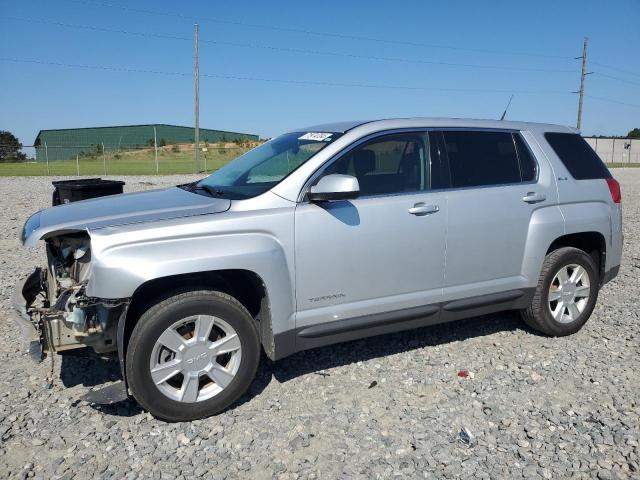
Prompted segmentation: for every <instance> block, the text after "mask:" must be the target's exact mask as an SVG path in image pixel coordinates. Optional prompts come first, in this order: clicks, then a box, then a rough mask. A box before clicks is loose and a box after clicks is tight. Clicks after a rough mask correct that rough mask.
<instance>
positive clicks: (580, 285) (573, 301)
mask: <svg viewBox="0 0 640 480" xmlns="http://www.w3.org/2000/svg"><path fill="white" fill-rule="evenodd" d="M596 272H597V267H596V265H595V263H594V261H593V259H592V258H591V257H590V256H589V255H587V254H586V253H585V252H584V251H582V250H579V249H577V248H572V247H563V248H559V249H558V250H554V251H553V252H551V253H549V254H548V255H547V256H546V258H545V261H544V264H543V266H542V272H541V273H540V279H539V280H538V287H537V289H536V293H535V296H534V297H533V300H532V301H531V304H530V305H529V307H528V308H527V309H526V310H523V311H522V317H523V318H524V321H525V322H526V323H527V324H528V325H529V326H530V327H531V328H534V329H535V330H538V331H540V332H542V333H545V334H547V335H551V336H564V335H570V334H572V333H575V332H577V331H578V330H580V328H582V326H583V325H584V324H585V323H586V322H587V320H588V319H589V317H590V316H591V312H593V309H594V307H595V305H596V301H597V299H598V288H599V287H598V285H599V282H598V274H597V273H596Z"/></svg>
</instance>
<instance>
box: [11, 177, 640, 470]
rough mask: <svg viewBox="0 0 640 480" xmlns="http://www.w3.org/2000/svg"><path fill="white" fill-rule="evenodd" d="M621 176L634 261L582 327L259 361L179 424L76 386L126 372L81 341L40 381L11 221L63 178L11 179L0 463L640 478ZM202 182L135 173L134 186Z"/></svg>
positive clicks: (344, 348) (634, 273) (457, 326)
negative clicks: (230, 389) (215, 403)
mask: <svg viewBox="0 0 640 480" xmlns="http://www.w3.org/2000/svg"><path fill="white" fill-rule="evenodd" d="M613 173H614V175H615V176H616V178H618V180H619V181H620V182H621V184H622V191H623V210H624V228H625V245H624V257H623V264H622V268H621V270H620V274H619V276H618V277H617V278H616V279H615V280H614V281H613V282H611V283H609V284H608V285H606V286H605V287H604V289H603V290H602V291H601V293H600V298H599V301H598V304H597V306H596V309H595V310H594V312H593V316H592V317H591V319H590V320H589V322H588V323H587V324H586V326H585V327H584V328H583V329H582V330H581V331H580V332H578V333H577V334H575V335H573V336H570V337H565V338H547V337H543V336H540V335H537V334H535V333H534V332H533V331H531V330H529V329H527V327H526V326H525V325H524V324H523V322H522V321H521V320H520V318H519V316H518V314H517V313H514V312H505V313H500V314H496V315H489V316H485V317H480V318H474V319H470V320H464V321H460V322H457V323H452V324H447V325H440V326H434V327H429V328H423V329H420V330H416V331H408V332H402V333H398V334H393V335H385V336H381V337H376V338H371V339H366V340H358V341H355V342H350V343H347V344H341V345H335V346H331V347H325V348H320V349H316V350H311V351H307V352H302V353H299V354H296V355H293V356H292V357H289V358H286V359H284V360H282V361H280V362H276V363H273V362H270V361H269V360H267V359H266V358H263V359H262V361H261V365H260V368H259V370H258V375H257V378H256V380H255V382H254V383H253V385H252V387H251V388H250V391H249V393H248V394H247V395H245V396H244V397H243V398H242V399H241V400H240V401H239V402H237V404H236V405H234V406H233V407H232V408H230V409H228V410H227V411H225V412H224V413H222V414H220V415H218V416H216V417H212V418H209V419H206V420H198V421H195V422H191V423H172V424H171V423H165V422H162V421H159V420H156V419H155V418H153V417H152V416H150V415H149V414H147V413H146V412H145V411H143V410H142V409H141V408H140V407H139V406H137V405H136V403H135V402H133V401H130V400H127V401H124V402H121V403H119V404H115V405H112V406H103V407H97V406H94V405H91V404H88V403H86V402H84V401H82V400H79V398H80V396H81V395H83V394H84V393H86V392H87V391H89V390H91V389H94V388H99V387H100V386H103V385H106V384H109V383H110V382H114V381H116V380H118V379H119V367H118V363H117V361H116V360H115V359H113V358H107V359H101V358H99V357H98V356H97V355H95V354H93V353H91V352H90V351H88V350H86V351H85V350H83V351H76V352H72V353H68V354H66V355H64V356H57V357H56V362H55V365H54V374H55V375H54V378H55V382H54V385H53V388H51V389H47V388H46V378H47V375H48V372H49V369H50V368H51V365H50V363H49V362H48V361H45V362H44V363H42V364H40V365H35V364H33V363H32V362H31V361H30V359H29V358H28V357H27V355H26V354H25V353H24V352H23V350H22V343H21V342H20V340H19V335H20V331H19V329H18V328H17V327H16V326H15V325H13V323H11V322H10V321H9V316H8V309H9V308H10V296H11V293H12V290H13V286H14V284H15V283H16V282H17V281H18V279H19V278H20V277H21V276H23V275H25V274H27V273H29V272H30V271H31V270H32V269H33V267H34V266H36V265H40V264H42V262H43V259H44V252H43V249H42V247H38V248H36V249H34V250H25V249H23V248H22V247H21V246H20V244H19V241H18V235H19V233H20V230H21V228H22V225H23V223H24V221H25V220H26V218H27V217H28V216H29V215H30V214H31V213H33V212H34V211H35V210H38V209H40V208H44V207H47V206H48V205H49V203H50V201H51V192H52V187H51V183H50V182H51V180H54V179H52V178H45V177H29V178H27V177H14V178H7V177H4V178H0V202H2V203H1V207H2V215H1V217H0V242H1V247H2V256H1V257H0V277H1V281H0V294H1V297H0V298H1V301H2V304H1V311H0V362H1V363H2V368H1V369H0V477H4V478H36V479H50V478H60V479H61V478H64V479H67V478H69V479H70V478H77V479H84V478H118V479H119V478H138V477H145V478H146V477H152V478H162V479H164V478H175V479H190V478H211V479H218V478H238V477H241V478H247V477H252V478H256V477H257V478H283V479H297V478H304V479H319V478H337V477H340V478H344V477H355V478H363V479H364V478H389V477H423V478H468V477H472V476H473V477H478V478H486V479H489V478H527V479H531V478H545V479H549V478H567V477H571V478H584V479H587V478H589V479H590V478H594V477H597V478H601V479H605V478H607V479H608V478H611V479H622V478H638V477H640V449H639V447H638V444H639V442H640V387H638V371H640V319H639V318H638V316H639V313H638V311H639V310H640V309H639V308H638V307H639V300H638V294H639V293H640V268H638V265H640V169H619V170H614V171H613ZM193 179H195V177H193V176H173V177H158V176H147V177H126V178H125V181H126V186H125V191H133V190H142V189H148V188H159V187H162V186H167V185H173V184H177V183H185V182H187V181H190V180H193ZM462 371H466V372H468V373H471V372H473V375H467V376H466V378H463V377H461V376H459V374H458V372H462ZM374 387H375V388H374ZM461 434H462V437H464V441H463V440H462V437H461ZM470 446H472V448H469V447H470Z"/></svg>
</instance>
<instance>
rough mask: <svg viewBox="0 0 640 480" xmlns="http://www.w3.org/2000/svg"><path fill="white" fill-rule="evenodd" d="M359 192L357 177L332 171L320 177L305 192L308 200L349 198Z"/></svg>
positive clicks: (354, 196)
mask: <svg viewBox="0 0 640 480" xmlns="http://www.w3.org/2000/svg"><path fill="white" fill-rule="evenodd" d="M359 194H360V185H359V184H358V179H357V178H356V177H354V176H352V175H341V174H339V173H334V174H331V175H327V176H325V177H322V178H321V179H320V181H318V183H316V184H315V185H314V186H312V187H311V188H310V189H309V193H307V198H308V199H309V201H310V202H328V201H331V200H350V199H353V198H356V197H357V196H358V195H359Z"/></svg>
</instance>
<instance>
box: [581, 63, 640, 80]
mask: <svg viewBox="0 0 640 480" xmlns="http://www.w3.org/2000/svg"><path fill="white" fill-rule="evenodd" d="M591 64H593V65H598V66H599V67H604V68H609V69H611V70H616V71H618V72H621V73H626V74H627V75H633V76H634V77H639V78H640V73H637V72H632V71H631V70H627V69H624V68H620V67H614V66H612V65H607V64H606V63H600V62H594V61H593V60H591Z"/></svg>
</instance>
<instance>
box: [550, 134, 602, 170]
mask: <svg viewBox="0 0 640 480" xmlns="http://www.w3.org/2000/svg"><path fill="white" fill-rule="evenodd" d="M544 138H546V139H547V142H549V145H551V148H553V151H554V152H556V155H557V156H558V157H559V158H560V160H561V161H562V163H563V164H564V166H565V167H567V170H569V173H570V174H571V176H572V177H573V178H575V179H576V180H594V179H596V178H611V173H610V172H609V170H608V169H607V167H606V166H605V165H604V163H602V160H600V157H598V155H597V154H596V152H594V151H593V149H592V148H591V147H590V146H589V144H588V143H587V142H586V141H585V140H584V138H582V137H581V136H580V135H578V134H577V133H558V132H547V133H545V134H544Z"/></svg>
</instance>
